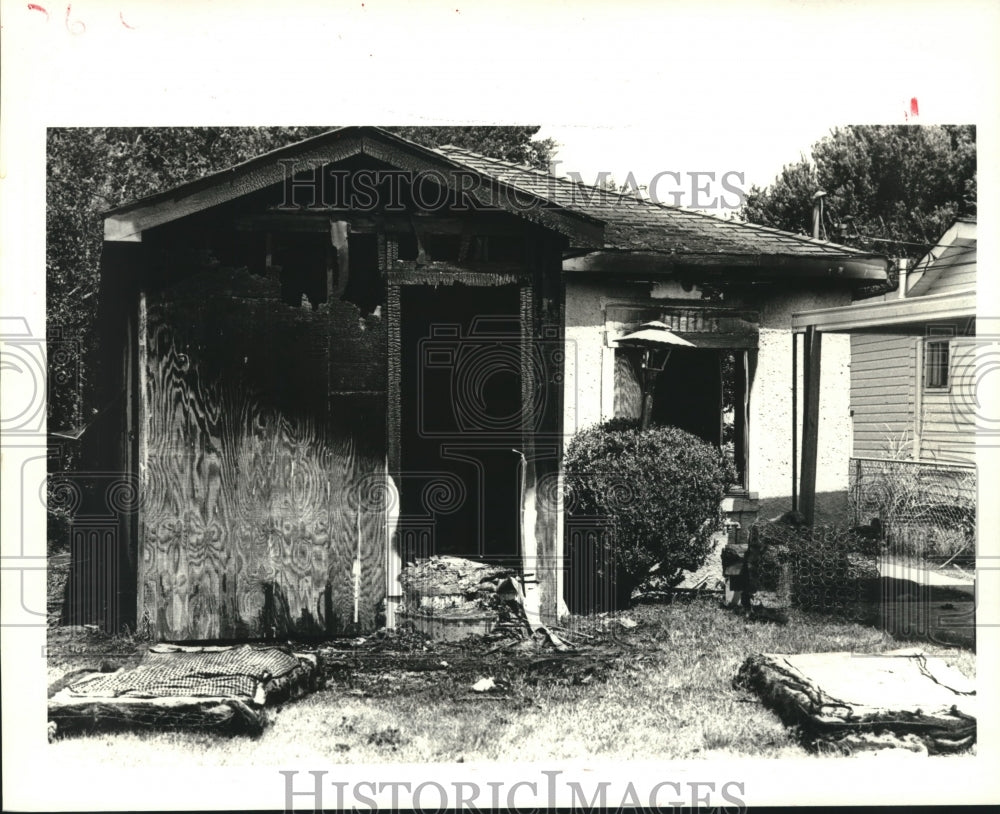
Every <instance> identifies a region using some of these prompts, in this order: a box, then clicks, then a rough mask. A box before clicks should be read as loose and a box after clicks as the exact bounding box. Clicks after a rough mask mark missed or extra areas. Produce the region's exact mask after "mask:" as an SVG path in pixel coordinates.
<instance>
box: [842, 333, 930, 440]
mask: <svg viewBox="0 0 1000 814" xmlns="http://www.w3.org/2000/svg"><path fill="white" fill-rule="evenodd" d="M850 341H851V388H850V392H851V399H850V402H851V407H850V409H851V417H852V420H853V422H854V449H853V455H854V456H855V457H859V458H887V457H898V454H899V453H902V452H905V453H908V452H910V451H911V450H912V448H913V447H912V443H913V432H914V416H915V412H914V410H915V394H914V390H913V382H914V377H915V375H916V343H917V339H916V338H914V337H912V336H886V335H884V334H880V335H873V334H868V335H861V334H856V335H853V336H851V337H850ZM892 450H896V451H897V454H896V455H894V454H892Z"/></svg>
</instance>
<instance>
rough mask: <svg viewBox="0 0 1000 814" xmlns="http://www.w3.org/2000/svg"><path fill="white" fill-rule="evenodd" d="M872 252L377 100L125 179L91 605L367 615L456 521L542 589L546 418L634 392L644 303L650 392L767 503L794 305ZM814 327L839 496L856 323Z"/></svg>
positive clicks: (195, 627) (546, 554) (551, 613)
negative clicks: (389, 112) (667, 347)
mask: <svg viewBox="0 0 1000 814" xmlns="http://www.w3.org/2000/svg"><path fill="white" fill-rule="evenodd" d="M886 266H887V262H886V260H885V258H883V257H879V256H874V255H870V254H866V253H863V252H859V251H856V250H853V249H849V248H846V247H842V246H837V245H834V244H831V243H828V242H825V241H818V240H812V239H809V238H806V237H802V236H798V235H792V234H788V233H784V232H780V231H778V230H774V229H769V228H765V227H760V226H751V225H747V224H740V223H736V222H732V221H723V220H721V219H718V218H714V217H710V216H707V215H702V214H698V213H695V212H690V211H686V210H683V209H678V208H674V207H666V206H661V205H658V204H654V203H651V202H648V201H644V200H640V199H638V198H634V197H629V196H620V195H618V194H616V193H611V192H608V191H606V190H599V189H595V188H592V187H588V186H585V185H581V184H575V183H572V182H569V181H566V180H560V179H557V178H554V177H552V176H550V175H548V174H546V173H544V172H540V171H538V170H533V169H530V168H528V167H523V166H516V165H512V164H509V163H506V162H503V161H498V160H495V159H490V158H485V157H483V156H480V155H477V154H474V153H471V152H469V151H466V150H461V149H455V148H441V149H439V150H429V149H426V148H423V147H420V146H418V145H416V144H413V143H410V142H407V141H405V140H404V139H401V138H399V137H397V136H394V135H391V134H389V133H386V132H385V131H382V130H379V129H377V128H371V127H348V128H342V129H339V130H336V131H331V132H330V133H327V134H324V135H322V136H319V137H316V138H314V139H310V140H307V141H305V142H302V143H300V144H297V145H293V146H291V147H288V148H285V149H282V150H279V151H276V152H274V153H271V154H268V155H265V156H262V157H260V158H257V159H254V160H252V161H249V162H247V163H245V164H241V165H238V166H236V167H233V168H231V169H229V170H226V171H225V172H221V173H217V174H215V175H212V176H209V177H207V178H203V179H201V180H198V181H195V182H192V183H189V184H185V185H182V186H180V187H177V188H175V189H172V190H168V191H165V192H163V193H161V194H158V195H155V196H152V197H150V198H146V199H142V200H139V201H136V202H134V203H131V204H128V205H125V206H122V207H119V208H117V209H115V210H112V211H111V212H109V213H107V216H106V220H105V244H104V254H103V256H102V292H101V304H100V307H101V313H100V316H99V318H100V326H101V329H102V353H103V362H102V365H101V371H102V372H103V374H104V376H105V382H104V385H103V387H104V391H105V394H106V398H107V400H108V401H109V402H110V401H111V400H112V399H113V398H116V397H117V398H118V399H119V401H118V402H116V403H117V404H118V405H119V408H118V409H109V410H107V411H106V413H105V414H103V417H102V418H101V420H100V421H98V422H97V423H96V424H95V425H94V428H93V430H92V431H91V432H88V437H87V438H85V441H86V444H87V447H88V455H89V461H90V463H91V466H92V468H93V469H95V470H104V471H123V472H125V473H126V480H129V481H130V483H129V488H131V489H133V492H132V493H131V494H132V496H133V497H135V500H134V501H132V502H130V503H127V505H125V504H123V503H122V501H121V500H119V502H118V504H116V505H117V507H118V508H117V509H115V510H114V511H112V512H111V513H110V514H108V512H105V514H104V515H101V516H98V514H99V513H97V514H92V515H88V516H87V517H84V516H83V515H81V516H79V517H78V518H77V522H76V524H75V525H74V534H75V535H76V537H75V539H76V549H77V551H78V557H82V558H83V559H86V561H87V562H90V563H91V565H92V568H94V569H96V568H100V569H101V576H100V579H97V577H96V576H95V575H93V574H92V578H91V581H90V583H88V585H90V586H91V587H90V589H89V590H91V593H93V591H95V590H99V591H100V593H101V597H99V600H98V601H96V602H94V601H93V597H91V600H90V601H91V605H90V606H91V607H93V608H97V609H98V610H97V611H96V612H95V614H96V615H97V616H99V617H100V619H101V621H102V623H103V624H105V625H108V626H114V627H117V626H118V625H119V624H121V623H122V622H130V623H134V622H139V623H140V624H142V623H146V624H148V625H149V626H150V627H151V629H152V632H153V634H154V635H155V636H156V637H158V638H164V639H205V640H211V639H232V638H252V637H260V636H282V635H286V634H292V633H294V634H308V633H323V634H330V633H345V632H364V631H371V630H373V629H375V628H376V627H377V626H378V625H379V624H381V623H383V622H385V623H387V624H389V625H392V624H393V623H394V620H395V614H396V611H397V609H398V605H399V602H400V597H401V589H400V585H399V580H398V577H399V571H400V567H401V565H402V563H403V562H405V561H407V560H409V559H412V558H414V557H419V556H426V555H428V554H432V553H449V554H456V555H460V556H465V557H471V558H478V559H483V560H490V561H499V562H507V563H515V564H516V566H517V568H518V570H519V571H520V572H521V575H522V577H523V581H524V586H525V593H526V596H527V598H528V601H529V603H531V604H532V605H533V606H534V607H535V609H537V610H538V611H539V612H540V614H541V616H542V618H543V619H552V618H554V617H556V616H557V615H558V614H559V613H560V611H561V610H562V609H563V608H564V607H565V606H564V604H563V597H564V593H565V591H566V578H565V575H564V573H563V571H564V567H565V562H566V558H565V556H564V555H565V551H566V546H567V545H573V534H574V533H575V532H578V531H579V529H578V528H577V529H574V528H572V527H568V524H566V523H565V522H564V517H563V506H562V504H561V500H560V499H559V494H560V476H561V468H560V467H561V460H562V450H563V446H564V444H565V442H566V440H567V439H568V438H569V437H570V436H571V435H572V434H573V433H574V432H575V431H576V430H578V429H580V428H582V427H584V426H587V425H590V424H593V423H596V422H599V421H601V420H603V419H607V418H611V417H612V416H614V415H616V414H617V415H636V414H637V411H638V400H637V398H636V395H637V392H638V384H637V378H636V359H635V356H634V352H633V351H627V350H626V349H624V348H619V347H618V346H617V339H618V338H620V337H621V336H623V335H624V334H626V333H628V332H629V331H631V330H632V329H633V328H635V327H636V326H638V325H640V324H641V323H643V322H646V321H649V320H651V319H658V320H661V321H663V322H664V323H666V324H667V325H668V326H669V327H670V328H671V330H673V331H674V332H676V333H677V334H679V335H680V336H681V337H683V338H684V339H686V340H688V341H689V342H691V344H692V345H693V347H690V348H679V349H677V350H675V351H674V353H673V354H672V355H671V358H670V363H669V365H668V367H667V368H666V370H665V371H664V372H663V373H662V374H661V375H660V377H659V380H658V384H657V391H656V394H655V401H654V409H653V419H654V420H655V421H661V422H665V423H667V422H668V423H674V424H677V425H679V426H681V427H683V428H686V429H689V430H690V431H692V432H694V433H695V434H697V435H699V436H701V437H703V438H705V439H707V440H709V441H711V442H713V443H715V444H719V445H722V444H724V443H731V444H732V454H733V456H734V459H735V461H736V463H737V466H738V469H739V472H740V482H739V483H738V484H736V485H735V486H734V488H733V490H732V491H731V494H730V496H729V497H728V498H727V501H726V504H725V506H724V508H725V509H726V510H727V511H728V512H729V513H730V516H731V517H734V518H736V519H738V520H741V521H743V522H744V523H746V522H749V521H750V520H752V519H753V518H754V517H756V514H757V512H758V510H760V511H771V510H772V509H773V510H780V509H784V508H788V507H789V505H790V496H791V491H792V489H791V486H792V479H791V471H792V449H793V444H792V438H791V435H792V433H791V432H790V428H791V427H792V412H793V396H792V393H793V381H794V379H793V365H792V313H793V312H795V311H800V310H803V309H805V308H819V307H829V306H840V305H847V304H848V303H850V301H851V298H852V292H853V291H855V290H856V289H858V288H860V287H862V286H866V285H871V284H872V283H873V282H880V281H884V280H885V279H886ZM826 350H827V354H828V357H827V362H826V367H825V369H824V370H825V374H826V375H825V378H824V383H823V385H822V387H820V388H819V391H818V401H819V404H820V406H821V409H822V411H823V412H824V414H825V415H827V416H828V417H829V420H828V421H826V422H825V423H824V429H823V430H822V431H821V433H820V440H821V442H822V443H821V445H820V448H821V450H823V449H825V450H827V452H825V453H823V452H821V454H820V455H819V473H818V478H817V481H818V488H819V489H820V490H821V492H827V493H829V494H830V495H834V496H837V495H839V496H842V495H843V494H844V492H845V490H846V485H847V472H846V467H845V466H843V462H842V460H841V458H840V455H839V452H840V451H842V450H843V449H844V448H845V447H846V446H847V445H848V444H849V440H850V419H849V416H848V406H849V404H848V398H849V386H848V381H849V379H848V375H849V371H848V361H849V343H848V341H847V340H846V338H843V341H838V340H836V339H834V340H833V341H831V342H830V343H828V344H827V348H826ZM111 503H112V501H109V503H108V505H109V506H110V505H111ZM818 503H821V501H818ZM88 517H89V518H90V519H88ZM98 526H99V527H100V528H102V529H104V533H103V535H104V536H100V537H95V536H93V534H91V532H90V531H88V528H89V527H98ZM88 535H90V536H88ZM97 539H100V541H101V542H100V543H99V544H94V543H92V542H88V541H92V540H97ZM95 545H96V547H95ZM98 564H99V565H98ZM95 573H96V572H95ZM571 576H572V575H571ZM95 586H98V587H95Z"/></svg>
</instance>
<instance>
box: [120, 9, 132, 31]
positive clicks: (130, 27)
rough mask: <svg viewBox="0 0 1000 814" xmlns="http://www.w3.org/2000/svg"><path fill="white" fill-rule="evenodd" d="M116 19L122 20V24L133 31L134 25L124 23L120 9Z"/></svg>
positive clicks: (123, 16)
mask: <svg viewBox="0 0 1000 814" xmlns="http://www.w3.org/2000/svg"><path fill="white" fill-rule="evenodd" d="M118 19H119V20H121V21H122V25H123V26H125V27H126V28H127V29H129V30H130V31H135V26H134V25H129V24H128V23H126V22H125V15H124V14H122V13H121V12H120V11H119V12H118Z"/></svg>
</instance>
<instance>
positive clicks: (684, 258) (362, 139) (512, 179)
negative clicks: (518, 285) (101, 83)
mask: <svg viewBox="0 0 1000 814" xmlns="http://www.w3.org/2000/svg"><path fill="white" fill-rule="evenodd" d="M356 155H367V156H371V157H372V158H374V159H377V160H380V161H382V162H384V163H386V164H388V165H390V166H394V167H399V168H401V169H406V170H411V171H414V172H431V171H438V172H442V173H445V180H446V181H448V179H449V178H450V180H451V181H456V183H455V184H454V187H453V188H461V189H463V190H464V191H466V192H468V193H469V194H470V195H472V196H473V197H474V198H475V199H476V200H477V201H478V202H479V203H480V204H481V205H483V206H487V207H493V208H499V209H504V210H506V211H509V212H511V213H512V214H515V215H517V216H518V217H523V218H527V219H529V220H532V221H535V222H537V223H539V224H541V225H543V226H545V227H547V228H550V229H553V230H554V231H557V232H559V233H560V234H563V235H565V236H566V238H567V239H568V242H569V247H570V249H571V250H572V253H573V254H574V255H575V257H572V256H571V257H569V258H568V259H567V260H566V261H564V269H566V270H568V271H624V270H628V271H633V272H644V271H645V272H649V273H650V274H657V273H662V272H664V271H670V270H671V269H674V268H676V267H677V266H679V265H706V264H707V265H713V266H754V267H757V268H758V269H762V272H761V273H771V272H774V273H777V274H779V275H782V276H783V275H784V274H785V273H786V272H794V273H799V272H806V271H808V272H810V273H812V274H814V275H816V276H823V277H832V278H842V279H863V280H867V281H872V280H875V281H882V280H885V279H886V278H887V268H888V261H887V260H886V258H885V257H884V256H881V255H875V254H870V253H866V252H862V251H859V250H857V249H853V248H849V247H847V246H841V245H838V244H835V243H830V242H828V241H822V240H814V239H812V238H809V237H806V236H804V235H796V234H792V233H790V232H783V231H781V230H779V229H773V228H770V227H766V226H758V225H756V224H748V223H742V222H738V221H727V220H722V219H721V218H717V217H714V216H712V215H706V214H703V213H700V212H695V211H692V210H688V209H683V208H681V207H678V206H667V205H665V204H660V203H656V202H653V201H648V200H645V199H642V198H639V197H636V196H633V195H622V194H619V193H615V192H609V191H607V190H604V189H600V188H597V187H593V186H588V185H586V184H578V183H575V182H573V181H570V180H567V179H565V178H559V177H557V176H554V175H551V174H550V173H547V172H544V171H542V170H538V169H534V168H532V167H528V166H526V165H519V164H513V163H511V162H508V161H503V160H500V159H496V158H489V157H487V156H484V155H481V154H479V153H475V152H473V151H471V150H466V149H463V148H458V147H453V146H447V147H439V148H437V149H430V148H427V147H422V146H420V145H418V144H415V143H414V142H411V141H408V140H406V139H404V138H401V137H399V136H397V135H394V134H393V133H389V132H388V131H386V130H382V129H380V128H377V127H368V126H350V127H341V128H337V129H335V130H331V131H329V132H327V133H323V134H320V135H318V136H315V137H313V138H310V139H306V140H304V141H301V142H298V143H297V144H292V145H289V146H287V147H283V148H281V149H278V150H274V151H271V152H269V153H265V154H264V155H261V156H258V157H256V158H253V159H251V160H249V161H246V162H243V163H242V164H237V165H235V166H233V167H231V168H229V169H226V170H223V171H221V172H216V173H213V174H211V175H208V176H205V177H204V178H200V179H197V180H195V181H191V182H188V183H186V184H181V185H180V186H177V187H174V188H172V189H169V190H166V191H164V192H161V193H158V194H156V195H152V196H149V197H146V198H142V199H139V200H136V201H132V202H130V203H128V204H125V205H123V206H119V207H115V208H114V209H111V210H109V211H108V212H106V213H105V240H106V241H137V240H141V235H142V232H143V231H144V230H146V229H151V228H155V227H156V226H160V225H162V224H164V223H169V222H170V221H173V220H177V219H179V218H182V217H185V216H187V215H191V214H194V213H196V212H200V211H203V210H205V209H209V208H211V207H213V206H217V205H220V204H222V203H225V202H227V201H230V200H234V199H236V198H239V197H241V196H243V195H247V194H249V193H251V192H255V191H257V190H260V189H263V188H265V187H268V186H273V185H276V184H280V183H282V182H284V181H285V180H286V174H287V170H286V167H285V164H287V162H289V161H291V162H300V163H302V164H309V165H313V166H315V165H317V164H321V163H335V162H338V161H343V160H345V159H346V158H349V157H351V156H356ZM459 172H460V173H463V174H466V175H468V174H469V173H471V174H473V176H474V178H475V179H477V180H478V184H479V186H478V187H477V188H475V189H473V190H471V191H470V190H468V189H467V187H465V186H461V187H460V186H459V183H458V182H457V177H456V176H455V175H454V174H455V173H459ZM448 173H452V175H451V176H449V175H448ZM449 183H450V182H449ZM526 204H528V205H526ZM623 263H624V264H625V265H623Z"/></svg>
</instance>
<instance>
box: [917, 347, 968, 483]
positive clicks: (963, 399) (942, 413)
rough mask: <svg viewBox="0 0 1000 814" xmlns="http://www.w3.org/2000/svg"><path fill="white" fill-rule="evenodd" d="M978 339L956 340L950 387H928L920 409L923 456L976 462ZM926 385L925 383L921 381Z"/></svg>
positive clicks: (936, 459) (951, 357) (949, 373)
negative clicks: (933, 388) (932, 388)
mask: <svg viewBox="0 0 1000 814" xmlns="http://www.w3.org/2000/svg"><path fill="white" fill-rule="evenodd" d="M975 364H976V346H975V339H973V338H971V337H962V338H956V339H952V341H951V343H950V348H949V365H948V377H949V385H948V387H947V388H942V389H935V390H927V389H924V391H923V394H922V399H921V410H920V457H921V458H922V459H927V460H931V461H939V462H942V463H943V462H949V461H957V462H960V463H970V464H971V463H975V459H976V421H975V417H976V413H975V408H976V391H975V387H976V382H975V372H976V371H975ZM920 384H921V386H922V383H920Z"/></svg>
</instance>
